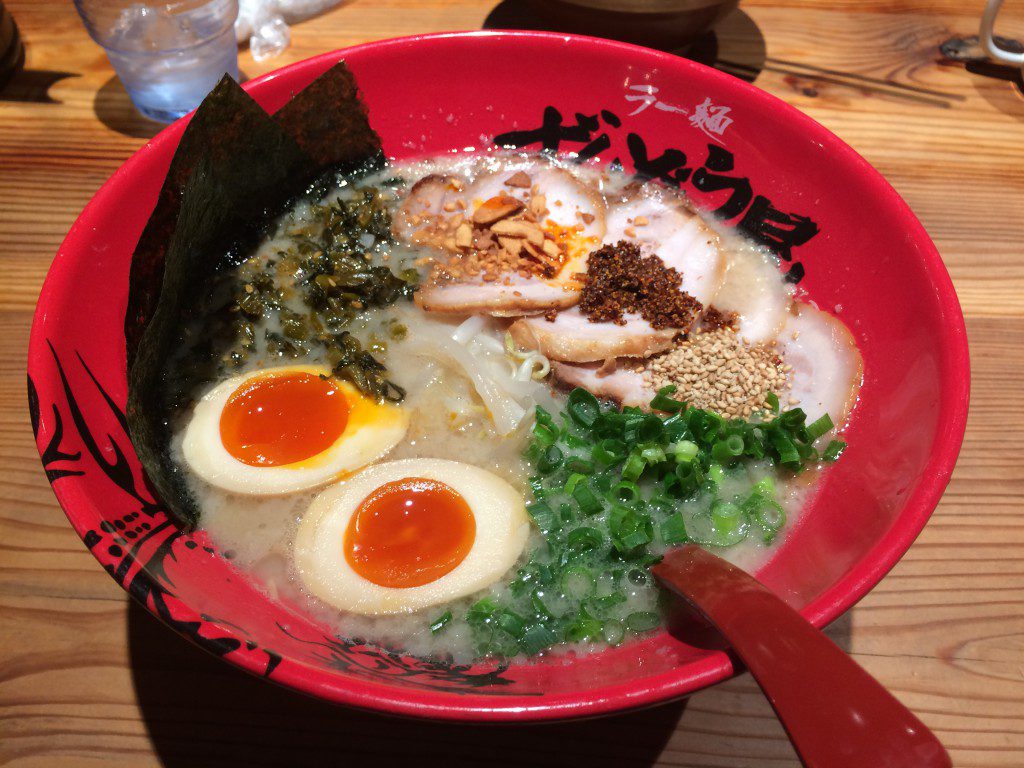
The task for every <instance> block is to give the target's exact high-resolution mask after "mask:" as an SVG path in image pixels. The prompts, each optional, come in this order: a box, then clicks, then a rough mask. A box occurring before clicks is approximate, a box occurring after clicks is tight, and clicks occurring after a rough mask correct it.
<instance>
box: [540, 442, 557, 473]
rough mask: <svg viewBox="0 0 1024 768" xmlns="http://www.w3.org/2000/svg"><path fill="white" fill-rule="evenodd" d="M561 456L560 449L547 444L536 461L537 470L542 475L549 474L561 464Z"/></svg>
mask: <svg viewBox="0 0 1024 768" xmlns="http://www.w3.org/2000/svg"><path fill="white" fill-rule="evenodd" d="M562 457H563V454H562V450H561V449H560V448H559V447H558V446H557V445H549V446H548V447H547V449H546V450H545V451H544V453H543V454H542V455H541V457H540V459H539V460H538V461H537V471H538V472H540V473H541V474H544V475H550V474H551V473H552V472H554V471H555V470H556V469H558V468H559V467H560V466H562Z"/></svg>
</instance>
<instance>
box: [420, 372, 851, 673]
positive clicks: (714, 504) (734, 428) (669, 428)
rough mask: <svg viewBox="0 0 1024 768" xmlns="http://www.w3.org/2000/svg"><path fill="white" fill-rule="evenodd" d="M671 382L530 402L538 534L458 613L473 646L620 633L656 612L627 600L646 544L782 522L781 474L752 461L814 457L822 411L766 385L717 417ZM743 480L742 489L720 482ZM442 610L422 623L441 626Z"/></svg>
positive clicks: (739, 533)
mask: <svg viewBox="0 0 1024 768" xmlns="http://www.w3.org/2000/svg"><path fill="white" fill-rule="evenodd" d="M673 393H674V390H672V389H671V388H668V389H662V390H660V391H659V392H658V395H657V397H655V398H654V399H653V400H652V410H651V411H644V410H642V409H640V408H638V407H633V406H630V407H626V408H622V409H621V410H619V409H616V408H615V407H614V406H612V405H610V404H605V403H602V402H601V401H598V400H597V399H596V398H594V397H593V395H591V394H590V393H585V392H578V393H575V394H573V395H571V396H570V402H571V407H569V405H567V406H566V407H565V408H564V409H563V411H562V412H561V413H560V414H556V416H558V417H559V419H558V422H557V425H556V419H555V417H553V416H552V415H551V414H550V413H548V412H547V411H545V410H544V409H542V408H539V409H538V410H537V417H536V421H535V424H534V428H533V433H532V436H531V437H530V440H529V445H528V447H527V451H526V458H527V460H528V461H529V462H530V463H531V464H532V466H533V467H534V475H533V477H531V478H530V481H529V487H530V491H531V492H532V498H533V501H532V502H531V503H530V504H528V509H529V512H530V515H531V517H532V518H533V520H534V521H535V522H536V524H537V527H538V528H539V529H540V531H541V533H542V534H543V537H544V542H543V544H542V546H539V547H536V548H534V549H533V550H532V551H531V552H530V555H529V559H528V560H527V562H526V563H524V564H523V565H521V566H520V567H519V569H518V571H517V572H516V574H515V576H514V577H513V578H511V579H509V580H508V581H507V585H506V586H507V588H506V591H505V592H504V593H502V597H500V598H499V597H488V598H484V599H483V600H479V601H477V603H475V604H474V605H473V606H472V607H471V608H469V609H468V610H467V611H466V612H465V614H464V615H465V618H466V622H467V623H468V625H469V628H470V631H471V632H472V642H473V646H474V648H475V649H476V650H477V652H478V653H484V654H492V655H497V656H506V657H508V656H514V655H516V654H520V653H529V654H533V653H539V652H541V651H543V650H544V649H545V648H548V647H550V646H551V645H554V644H556V643H559V642H583V641H604V642H608V643H613V644H615V643H621V642H622V641H623V640H625V639H626V638H627V637H628V636H629V635H631V634H634V633H637V632H646V631H649V630H650V629H653V628H655V627H657V626H658V624H659V614H658V613H657V612H655V611H653V610H646V611H645V610H637V606H636V605H635V604H634V603H633V602H632V601H631V600H630V599H629V597H628V595H631V594H635V595H637V597H638V598H640V599H641V600H644V601H649V602H647V603H646V605H652V604H653V602H654V599H655V592H654V589H655V587H654V581H653V578H652V577H651V575H650V573H649V571H648V568H649V567H650V566H651V565H653V564H654V563H657V562H658V561H659V560H660V559H661V555H660V554H655V553H656V552H659V553H660V552H661V551H663V549H662V548H665V547H670V546H675V545H677V544H681V543H684V542H687V541H692V542H695V543H697V544H702V545H706V546H717V547H727V546H732V545H734V544H737V543H738V542H740V541H743V540H745V539H747V538H757V539H761V540H764V541H765V542H769V541H771V540H772V538H773V537H774V536H776V535H777V532H778V531H779V530H781V529H782V528H783V526H784V525H785V522H786V515H785V509H784V508H783V506H782V505H781V504H780V503H779V501H778V499H777V498H776V488H775V482H776V478H777V477H778V476H779V475H778V474H774V473H773V474H762V476H760V477H757V478H752V479H756V482H753V483H751V482H750V481H748V480H747V477H748V475H747V473H748V471H749V464H750V463H751V462H752V461H755V460H763V461H765V462H766V463H767V464H768V465H773V466H774V467H775V468H776V470H777V472H779V473H781V474H782V475H785V474H786V473H796V472H800V471H801V470H803V469H805V468H806V467H807V466H809V465H811V464H813V463H814V462H816V461H818V460H819V453H818V451H817V449H816V448H815V441H817V439H818V438H819V437H822V436H824V435H826V434H828V432H829V431H830V430H832V429H834V425H833V424H832V421H831V419H829V418H828V417H824V416H823V417H821V418H819V419H817V420H815V421H814V422H812V423H810V424H808V423H807V416H806V414H805V413H804V412H803V411H802V410H800V409H791V410H789V411H781V410H780V408H779V401H778V397H777V396H775V395H771V396H768V397H767V398H766V401H767V403H768V406H769V407H771V409H772V410H771V412H767V411H765V412H761V413H759V414H757V415H756V416H755V417H754V418H753V419H752V420H744V419H732V420H726V419H724V418H722V416H720V415H719V414H716V413H713V412H711V411H705V410H702V409H699V408H692V407H690V406H688V405H687V404H685V403H683V402H682V401H679V400H676V399H674V398H673V397H672V395H673ZM844 448H845V444H844V443H842V442H841V441H838V440H833V441H832V442H831V443H830V444H829V446H828V448H826V449H825V450H824V451H823V452H822V454H821V458H822V460H825V461H830V460H832V461H834V460H835V459H837V458H838V457H839V454H840V453H841V452H842V450H843V449H844ZM741 485H746V486H747V487H749V491H748V492H746V493H745V494H740V495H733V494H734V493H735V492H734V491H731V490H729V489H730V488H732V487H737V488H738V487H740V486H741ZM655 539H656V541H655ZM555 609H557V614H556V610H555ZM442 619H444V617H441V618H439V619H437V620H436V621H435V622H434V623H433V624H431V625H430V626H431V628H432V631H434V628H435V627H439V626H440V627H442V629H441V630H440V631H443V626H442V625H443V622H442ZM447 621H449V622H450V621H453V619H448V620H447Z"/></svg>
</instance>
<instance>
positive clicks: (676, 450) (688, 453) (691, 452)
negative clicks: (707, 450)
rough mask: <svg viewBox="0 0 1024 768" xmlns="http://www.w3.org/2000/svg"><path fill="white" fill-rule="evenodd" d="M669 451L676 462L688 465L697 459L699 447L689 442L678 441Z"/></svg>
mask: <svg viewBox="0 0 1024 768" xmlns="http://www.w3.org/2000/svg"><path fill="white" fill-rule="evenodd" d="M671 450H672V455H673V456H674V457H675V459H676V461H678V462H680V463H682V464H689V463H690V462H691V461H693V460H694V459H695V458H697V453H698V452H699V451H700V447H699V446H698V445H697V444H696V443H694V442H692V441H690V440H680V441H679V442H678V443H676V444H675V445H674V446H673V447H672V449H671Z"/></svg>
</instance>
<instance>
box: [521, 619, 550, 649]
mask: <svg viewBox="0 0 1024 768" xmlns="http://www.w3.org/2000/svg"><path fill="white" fill-rule="evenodd" d="M557 641H558V635H556V634H555V633H554V630H552V629H551V628H550V627H548V626H546V625H544V624H531V625H530V626H529V627H528V628H527V629H526V631H525V632H524V633H523V635H522V637H521V638H520V639H519V648H520V649H521V650H522V651H523V653H525V654H527V655H530V656H532V655H534V654H536V653H540V652H541V651H543V650H544V649H545V648H549V647H551V646H552V645H554V644H555V643H556V642H557Z"/></svg>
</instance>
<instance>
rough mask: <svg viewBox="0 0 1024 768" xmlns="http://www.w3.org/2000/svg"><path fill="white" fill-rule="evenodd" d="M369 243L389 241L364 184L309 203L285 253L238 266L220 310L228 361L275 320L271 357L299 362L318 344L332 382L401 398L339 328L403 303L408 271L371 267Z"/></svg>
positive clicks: (245, 353)
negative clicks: (228, 330) (227, 326)
mask: <svg viewBox="0 0 1024 768" xmlns="http://www.w3.org/2000/svg"><path fill="white" fill-rule="evenodd" d="M371 242H372V243H373V244H374V245H375V246H376V247H379V246H380V245H382V244H387V243H390V242H391V215H390V213H389V211H388V209H387V207H386V205H385V202H384V200H383V196H382V195H381V193H380V191H379V190H378V189H376V188H373V187H366V188H361V189H359V190H358V191H357V193H356V194H355V196H354V197H353V198H351V199H347V200H346V199H339V200H335V201H333V202H331V203H329V204H326V205H312V206H311V207H310V215H309V216H308V217H307V218H306V220H305V221H304V223H303V224H302V226H301V227H299V228H297V231H295V232H293V234H292V235H291V244H290V245H289V246H288V247H287V248H284V249H282V250H280V251H278V252H277V254H276V256H274V257H273V258H270V259H268V260H265V261H264V260H263V259H261V258H260V257H259V256H258V255H257V256H253V257H251V258H250V259H248V260H247V261H245V262H243V263H242V264H241V266H240V267H239V270H238V273H237V275H236V276H234V277H233V278H232V283H233V286H234V297H233V300H232V302H231V303H230V304H229V305H228V306H227V307H226V308H225V312H226V316H227V317H228V318H231V325H232V331H233V334H234V341H233V343H232V344H231V345H230V352H229V357H230V360H231V362H232V363H233V364H234V365H235V366H241V365H244V364H245V363H246V362H247V361H248V360H249V358H250V356H251V355H253V354H254V353H256V352H257V338H256V337H257V334H258V333H259V331H257V329H256V325H257V324H258V323H259V322H260V321H267V320H274V319H276V320H277V321H278V323H279V325H280V332H278V331H276V330H270V329H269V328H265V329H264V330H263V335H264V341H265V342H266V346H267V352H268V353H269V355H270V356H271V357H280V358H289V359H302V358H305V357H306V356H307V355H309V354H310V352H311V351H312V350H313V348H314V347H322V348H323V349H324V352H325V356H326V359H327V362H328V363H330V365H331V366H332V368H333V374H334V375H335V376H336V377H338V378H339V379H342V380H344V381H348V382H349V383H351V384H352V385H353V386H355V387H356V388H357V389H358V390H359V391H360V392H362V393H363V394H365V395H369V396H371V397H373V398H375V399H377V400H388V401H391V402H398V401H400V400H401V399H402V397H403V396H404V392H403V391H402V389H401V387H399V386H397V385H396V384H394V383H393V382H391V381H389V380H388V379H386V378H385V375H384V374H385V367H384V365H383V364H382V363H380V362H379V361H378V360H377V359H376V358H375V357H374V356H373V354H372V353H371V352H370V351H366V350H364V349H363V348H362V345H361V344H360V343H359V341H358V340H357V339H356V338H355V337H354V336H352V334H351V333H349V332H348V331H347V330H345V328H346V326H348V325H349V323H351V321H352V320H354V319H355V318H356V317H357V316H358V315H359V314H360V313H361V312H364V311H365V310H366V309H369V308H371V307H383V306H387V305H389V304H393V303H394V302H396V301H398V300H399V299H402V298H408V297H409V296H411V295H412V291H413V289H414V287H415V280H416V274H415V272H412V273H403V275H402V276H401V277H399V276H396V275H394V274H393V273H392V272H391V270H390V269H389V268H388V267H386V266H382V265H379V264H378V265H374V264H372V263H371V259H372V257H371V254H370V253H369V250H368V247H367V243H371ZM293 297H297V298H300V299H301V301H299V302H295V301H292V302H290V301H289V298H293ZM391 332H392V333H394V334H400V333H401V329H400V328H398V327H397V326H396V327H393V328H392V329H391Z"/></svg>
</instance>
